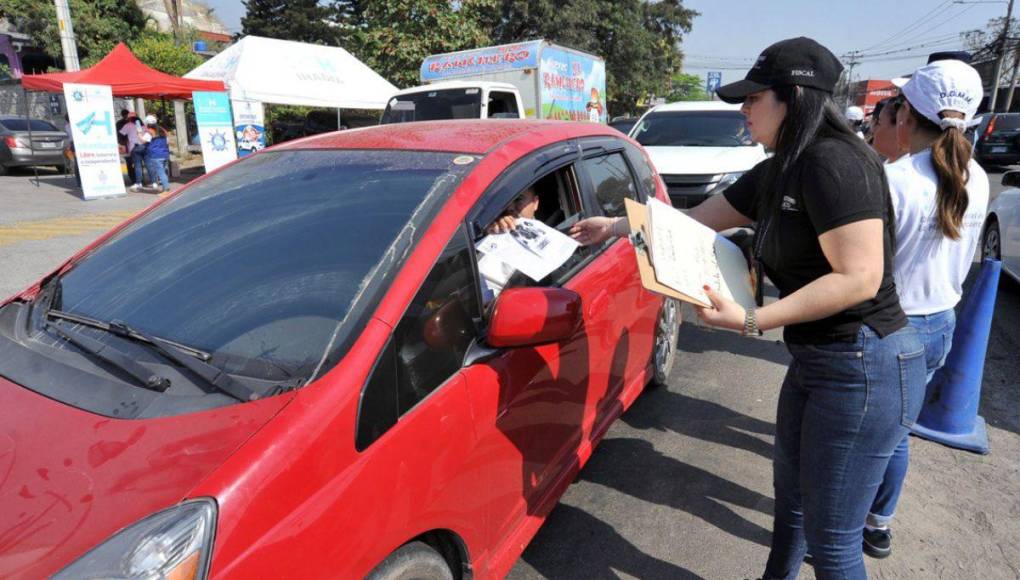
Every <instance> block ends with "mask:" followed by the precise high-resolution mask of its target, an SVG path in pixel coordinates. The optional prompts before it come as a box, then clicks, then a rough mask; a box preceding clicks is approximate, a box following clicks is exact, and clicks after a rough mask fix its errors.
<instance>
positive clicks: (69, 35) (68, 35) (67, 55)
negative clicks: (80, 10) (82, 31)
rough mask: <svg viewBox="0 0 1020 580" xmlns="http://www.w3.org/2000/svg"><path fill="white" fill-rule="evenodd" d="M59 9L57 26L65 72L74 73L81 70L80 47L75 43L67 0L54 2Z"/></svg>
mask: <svg viewBox="0 0 1020 580" xmlns="http://www.w3.org/2000/svg"><path fill="white" fill-rule="evenodd" d="M53 4H54V6H55V7H56V9H57V26H58V27H59V28H60V48H61V49H63V51H64V70H66V71H68V72H74V71H76V70H80V69H81V65H79V64H78V45H77V44H76V43H75V41H74V26H72V25H71V8H70V7H69V6H68V5H67V0H53Z"/></svg>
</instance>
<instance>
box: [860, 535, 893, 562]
mask: <svg viewBox="0 0 1020 580" xmlns="http://www.w3.org/2000/svg"><path fill="white" fill-rule="evenodd" d="M863 547H864V553H865V554H867V555H869V556H871V557H872V558H885V557H887V556H888V555H889V554H892V530H890V529H889V528H885V529H877V528H876V529H871V530H869V529H868V528H864V546H863Z"/></svg>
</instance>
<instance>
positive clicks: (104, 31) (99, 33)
mask: <svg viewBox="0 0 1020 580" xmlns="http://www.w3.org/2000/svg"><path fill="white" fill-rule="evenodd" d="M69 4H70V8H71V18H72V24H73V26H74V35H75V39H76V40H77V45H78V60H79V61H80V62H81V65H82V67H87V66H91V65H93V64H95V63H97V62H99V61H100V60H101V59H102V58H103V57H104V56H106V54H107V53H109V52H110V50H112V49H113V47H114V46H116V45H117V43H118V42H121V41H131V40H134V39H135V38H138V36H139V35H140V34H141V33H142V32H143V31H144V30H145V23H146V18H145V15H144V14H142V11H141V10H140V9H139V8H138V6H137V5H136V4H135V3H134V2H129V1H125V0H69ZM0 16H2V17H3V18H6V19H7V20H8V21H9V22H10V23H11V24H12V25H13V26H14V28H16V29H18V30H20V31H22V32H24V33H25V34H28V35H29V36H30V37H31V39H32V43H33V44H35V45H37V46H39V47H41V48H42V49H43V51H44V52H45V53H46V54H48V55H49V56H51V57H53V58H54V59H56V60H57V61H60V62H62V57H63V51H62V49H61V47H60V31H59V29H58V28H57V11H56V9H55V8H54V6H53V0H0Z"/></svg>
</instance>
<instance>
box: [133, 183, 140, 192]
mask: <svg viewBox="0 0 1020 580" xmlns="http://www.w3.org/2000/svg"><path fill="white" fill-rule="evenodd" d="M140 189H142V184H141V183H136V184H134V185H132V186H131V191H139V190H140Z"/></svg>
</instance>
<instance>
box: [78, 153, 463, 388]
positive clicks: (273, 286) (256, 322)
mask: <svg viewBox="0 0 1020 580" xmlns="http://www.w3.org/2000/svg"><path fill="white" fill-rule="evenodd" d="M453 157H454V155H452V154H448V153H430V152H414V151H346V150H339V151H337V150H329V151H324V150H298V151H281V152H266V153H262V154H259V155H257V156H254V157H253V158H251V159H248V160H245V161H242V162H240V163H237V164H235V165H233V166H231V167H228V168H226V169H225V170H223V171H221V172H219V173H216V174H214V175H211V176H209V177H208V178H207V179H205V180H204V181H202V182H200V183H198V184H196V185H194V186H193V187H190V188H188V189H187V190H185V191H184V192H182V193H181V194H180V195H178V196H177V197H175V198H173V199H171V200H169V201H168V202H167V203H164V204H163V205H162V206H160V207H158V208H157V209H156V210H155V211H153V212H152V213H150V214H148V215H146V216H144V217H143V218H141V219H139V220H138V221H136V222H135V223H133V224H132V225H131V226H130V227H128V228H127V229H125V230H124V231H122V232H120V233H119V234H117V235H116V236H115V237H114V238H112V239H111V240H109V241H107V242H106V243H104V244H102V246H100V247H98V248H97V249H95V250H94V251H93V252H92V253H91V254H90V255H88V257H86V258H85V259H84V260H83V261H82V262H81V263H79V264H77V265H76V266H75V267H74V268H73V269H72V270H70V271H69V272H67V273H66V274H65V275H64V276H63V277H62V279H61V300H60V304H59V308H60V309H61V310H63V311H65V312H70V313H73V314H77V315H80V316H87V317H91V318H93V319H97V320H102V321H111V320H118V321H123V322H124V323H125V324H127V325H130V326H131V327H133V328H136V329H139V330H141V331H143V332H146V333H149V334H152V335H155V336H158V337H161V338H164V339H169V340H172V341H176V342H179V343H183V344H186V345H189V346H193V347H195V348H198V349H202V350H204V351H207V352H210V353H212V354H213V355H214V357H216V358H217V359H220V360H223V361H228V363H229V364H227V365H226V366H227V367H228V369H227V370H228V372H237V373H238V374H249V375H252V376H257V375H258V374H259V373H255V372H251V371H250V369H253V368H254V369H257V368H259V364H252V363H253V362H261V363H263V364H264V365H266V366H267V368H268V366H269V365H271V366H272V367H275V368H277V369H281V368H282V369H285V370H286V371H287V372H288V373H289V374H290V375H291V376H298V377H304V378H308V377H310V376H311V375H312V374H313V373H315V371H316V370H317V369H318V370H322V369H321V368H320V367H321V366H322V362H323V359H324V356H325V354H326V353H327V351H329V352H330V354H331V356H330V357H329V359H330V361H331V362H332V363H333V364H335V362H336V360H337V359H338V356H334V355H337V349H339V348H341V347H342V342H343V341H342V338H343V337H342V334H343V333H342V332H340V330H341V322H342V321H345V320H347V321H348V322H349V323H350V324H347V326H349V327H356V326H358V325H357V321H351V320H350V319H351V318H357V316H352V311H353V310H354V309H355V308H360V309H362V310H364V309H365V308H366V307H365V305H364V303H363V300H364V299H365V296H366V295H367V294H370V292H367V291H366V288H370V287H371V286H373V285H375V286H379V285H380V284H381V282H380V280H383V279H388V276H389V274H390V272H389V271H388V270H391V269H395V268H397V267H399V263H397V262H396V260H395V259H391V258H392V256H393V255H398V254H401V255H402V254H403V253H404V252H403V250H406V248H407V247H408V246H410V245H411V244H412V243H414V241H415V236H416V234H415V233H414V232H415V231H419V233H420V232H421V231H424V230H425V229H427V226H428V222H427V221H425V222H424V223H418V222H421V221H423V220H427V219H429V218H430V216H431V215H433V214H434V211H435V210H436V208H437V207H438V206H439V205H440V203H439V202H440V201H442V200H443V199H446V195H445V194H448V193H449V191H451V190H452V188H453V186H454V185H455V184H456V183H457V181H458V179H459V177H458V175H459V174H458V171H463V170H464V169H463V168H461V167H458V166H455V165H454V164H453V163H452V162H451V160H452V158H453ZM430 208H431V211H429V210H430ZM416 209H417V210H419V211H416ZM422 210H425V211H422ZM412 216H414V217H413V218H412ZM388 250H389V252H388ZM397 250H399V251H397ZM230 367H233V368H230Z"/></svg>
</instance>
